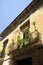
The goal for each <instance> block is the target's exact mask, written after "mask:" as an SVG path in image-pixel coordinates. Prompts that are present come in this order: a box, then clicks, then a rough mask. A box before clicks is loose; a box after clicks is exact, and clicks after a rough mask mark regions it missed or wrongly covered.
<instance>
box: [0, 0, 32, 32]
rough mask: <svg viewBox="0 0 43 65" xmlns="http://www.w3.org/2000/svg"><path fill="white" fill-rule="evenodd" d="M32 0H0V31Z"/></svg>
mask: <svg viewBox="0 0 43 65" xmlns="http://www.w3.org/2000/svg"><path fill="white" fill-rule="evenodd" d="M31 1H32V0H0V33H1V32H2V31H3V30H4V29H5V28H6V27H7V26H8V25H9V24H10V23H11V22H12V21H13V20H14V19H15V18H16V17H17V16H18V15H19V14H20V13H21V12H22V11H23V10H24V9H25V8H26V6H27V5H29V3H30V2H31Z"/></svg>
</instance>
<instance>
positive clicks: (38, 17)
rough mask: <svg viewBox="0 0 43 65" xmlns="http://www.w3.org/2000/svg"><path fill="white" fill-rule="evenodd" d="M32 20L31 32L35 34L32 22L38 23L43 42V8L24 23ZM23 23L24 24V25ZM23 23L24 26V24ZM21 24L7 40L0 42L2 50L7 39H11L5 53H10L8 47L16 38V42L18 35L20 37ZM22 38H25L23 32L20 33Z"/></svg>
mask: <svg viewBox="0 0 43 65" xmlns="http://www.w3.org/2000/svg"><path fill="white" fill-rule="evenodd" d="M29 19H30V31H31V32H33V31H34V26H33V25H32V22H34V21H35V22H36V27H37V29H38V31H39V32H40V33H41V38H42V41H43V7H41V8H39V9H38V10H37V11H35V12H34V13H32V14H31V15H30V16H29V17H28V18H27V19H26V20H24V22H26V21H28V20H29ZM24 22H23V23H24ZM23 23H22V24H23ZM22 24H20V25H19V26H18V27H17V28H16V29H15V30H13V31H12V32H11V33H10V34H9V35H8V36H7V37H6V38H4V39H3V40H2V41H1V42H0V44H1V45H0V46H1V47H0V48H2V46H3V42H4V41H5V40H6V39H9V41H8V44H7V47H6V50H5V53H6V54H7V53H8V46H9V44H10V43H11V40H12V38H14V40H16V38H17V35H18V30H19V31H20V26H21V25H22ZM20 35H21V38H22V37H23V35H22V32H20ZM15 47H16V42H15Z"/></svg>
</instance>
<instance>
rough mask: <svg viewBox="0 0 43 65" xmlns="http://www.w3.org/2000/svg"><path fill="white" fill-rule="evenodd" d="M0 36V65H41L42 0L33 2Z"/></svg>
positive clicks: (42, 50) (42, 33)
mask: <svg viewBox="0 0 43 65" xmlns="http://www.w3.org/2000/svg"><path fill="white" fill-rule="evenodd" d="M1 36H2V39H1V40H0V45H1V46H0V65H5V64H6V65H20V64H21V65H26V64H28V65H43V0H33V1H32V2H31V3H30V4H29V5H28V6H27V7H26V8H25V9H24V10H23V12H21V13H20V14H19V15H18V16H17V17H16V19H14V20H13V22H12V23H11V24H10V25H9V26H8V27H7V28H6V29H5V30H4V31H3V32H2V33H1Z"/></svg>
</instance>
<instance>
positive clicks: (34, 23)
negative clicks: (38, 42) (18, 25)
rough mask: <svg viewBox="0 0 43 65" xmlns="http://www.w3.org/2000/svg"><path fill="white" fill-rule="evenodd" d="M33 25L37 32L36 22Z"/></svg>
mask: <svg viewBox="0 0 43 65" xmlns="http://www.w3.org/2000/svg"><path fill="white" fill-rule="evenodd" d="M32 24H33V25H34V29H35V30H36V22H33V23H32Z"/></svg>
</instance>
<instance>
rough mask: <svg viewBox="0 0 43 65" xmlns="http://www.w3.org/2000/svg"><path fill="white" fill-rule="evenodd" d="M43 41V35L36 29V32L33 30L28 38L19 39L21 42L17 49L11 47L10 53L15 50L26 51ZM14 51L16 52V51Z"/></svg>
mask: <svg viewBox="0 0 43 65" xmlns="http://www.w3.org/2000/svg"><path fill="white" fill-rule="evenodd" d="M41 43H42V41H41V35H40V33H39V32H38V31H37V30H36V31H34V32H32V33H31V34H30V38H28V39H22V40H19V44H18V43H17V44H18V45H17V49H14V48H12V49H10V51H9V53H8V55H9V54H12V53H13V52H14V51H15V52H17V51H18V52H20V53H21V52H24V51H26V50H27V49H29V48H31V47H35V46H40V45H41ZM15 52H14V53H15Z"/></svg>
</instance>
